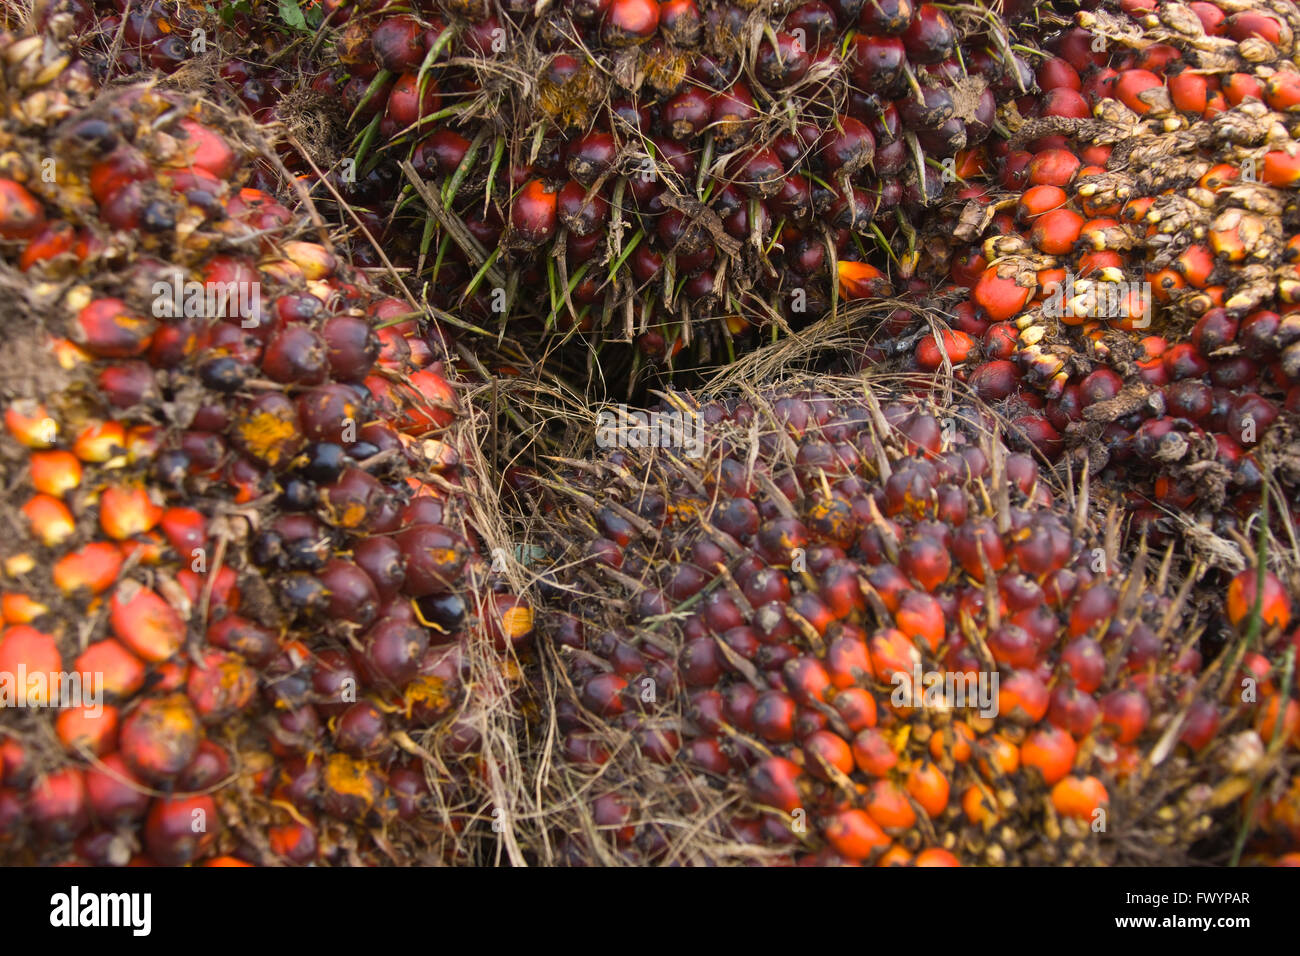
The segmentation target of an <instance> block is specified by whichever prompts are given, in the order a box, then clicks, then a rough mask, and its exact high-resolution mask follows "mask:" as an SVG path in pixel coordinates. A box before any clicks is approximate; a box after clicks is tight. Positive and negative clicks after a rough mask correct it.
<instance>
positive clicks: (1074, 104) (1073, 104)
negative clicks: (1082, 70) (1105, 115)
mask: <svg viewBox="0 0 1300 956" xmlns="http://www.w3.org/2000/svg"><path fill="white" fill-rule="evenodd" d="M1042 115H1043V116H1064V117H1068V118H1070V119H1088V118H1089V117H1091V116H1092V110H1090V109H1089V108H1088V101H1087V100H1086V99H1084V98H1083V95H1082V94H1081V93H1079V92H1078V91H1077V90H1071V89H1063V88H1058V89H1054V90H1049V91H1048V93H1047V95H1046V96H1045V97H1044V98H1043V106H1042Z"/></svg>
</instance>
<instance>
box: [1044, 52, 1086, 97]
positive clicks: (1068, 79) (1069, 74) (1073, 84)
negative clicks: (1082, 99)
mask: <svg viewBox="0 0 1300 956" xmlns="http://www.w3.org/2000/svg"><path fill="white" fill-rule="evenodd" d="M1037 77H1038V86H1039V88H1040V89H1043V90H1056V89H1068V90H1080V89H1082V88H1083V84H1082V82H1081V81H1080V80H1079V71H1078V70H1076V69H1075V68H1074V67H1073V66H1071V65H1070V64H1069V62H1067V61H1066V60H1063V59H1061V58H1060V57H1059V56H1054V57H1050V58H1048V59H1046V60H1044V61H1043V62H1042V63H1040V64H1039V65H1038V71H1037Z"/></svg>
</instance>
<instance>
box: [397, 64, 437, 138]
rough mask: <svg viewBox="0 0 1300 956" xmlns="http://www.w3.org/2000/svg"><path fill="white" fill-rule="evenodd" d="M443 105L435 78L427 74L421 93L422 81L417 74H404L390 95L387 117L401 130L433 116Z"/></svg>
mask: <svg viewBox="0 0 1300 956" xmlns="http://www.w3.org/2000/svg"><path fill="white" fill-rule="evenodd" d="M441 105H442V95H441V94H440V93H439V92H438V84H437V83H435V82H434V81H433V77H432V76H430V75H428V74H426V75H425V78H424V80H423V92H421V80H420V78H419V76H417V75H416V74H415V73H404V74H402V75H401V76H399V77H398V78H397V80H396V81H395V82H394V83H393V87H392V89H391V90H390V91H389V93H388V101H387V104H386V106H385V115H386V116H387V117H388V118H389V119H391V120H392V121H393V122H394V123H396V124H397V127H398V129H399V130H401V129H405V128H407V127H409V126H413V125H414V124H416V123H418V122H419V121H420V120H421V119H422V118H423V117H427V116H432V115H433V114H434V113H436V112H438V107H439V106H441Z"/></svg>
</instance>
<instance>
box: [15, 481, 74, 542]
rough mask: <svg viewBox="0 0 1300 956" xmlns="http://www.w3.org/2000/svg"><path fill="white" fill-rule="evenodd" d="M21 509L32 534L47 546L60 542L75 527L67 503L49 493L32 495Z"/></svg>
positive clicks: (70, 533) (64, 539) (67, 536)
mask: <svg viewBox="0 0 1300 956" xmlns="http://www.w3.org/2000/svg"><path fill="white" fill-rule="evenodd" d="M22 511H23V517H25V518H26V519H27V521H28V523H29V524H30V525H31V531H32V534H33V535H35V537H36V539H37V540H38V541H40V542H41V544H43V545H45V546H46V547H47V548H53V547H57V546H58V545H60V544H62V543H63V542H64V541H66V540H67V539H68V538H69V537H70V536H71V535H72V533H73V532H74V531H76V529H77V523H76V521H75V520H73V517H72V512H71V511H69V510H68V507H67V505H65V504H64V503H63V502H62V501H60V500H59V499H58V498H54V497H52V496H50V495H46V494H35V495H32V497H31V498H30V499H28V501H27V503H26V504H25V505H23V508H22Z"/></svg>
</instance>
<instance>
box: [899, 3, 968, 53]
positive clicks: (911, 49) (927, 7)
mask: <svg viewBox="0 0 1300 956" xmlns="http://www.w3.org/2000/svg"><path fill="white" fill-rule="evenodd" d="M956 43H957V31H956V29H955V28H954V27H953V25H952V21H951V20H949V19H948V15H947V14H946V13H944V12H943V11H942V10H941V9H939V7H937V6H935V5H934V4H930V3H923V4H921V5H920V7H918V8H917V11H916V16H914V17H913V18H912V22H911V23H910V24H909V25H908V27H907V29H906V30H904V31H903V46H904V47H905V48H906V50H907V58H908V59H909V60H911V61H912V62H913V63H938V62H939V61H940V60H944V59H947V58H948V57H949V56H951V55H952V51H953V48H954V47H955V46H956Z"/></svg>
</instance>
